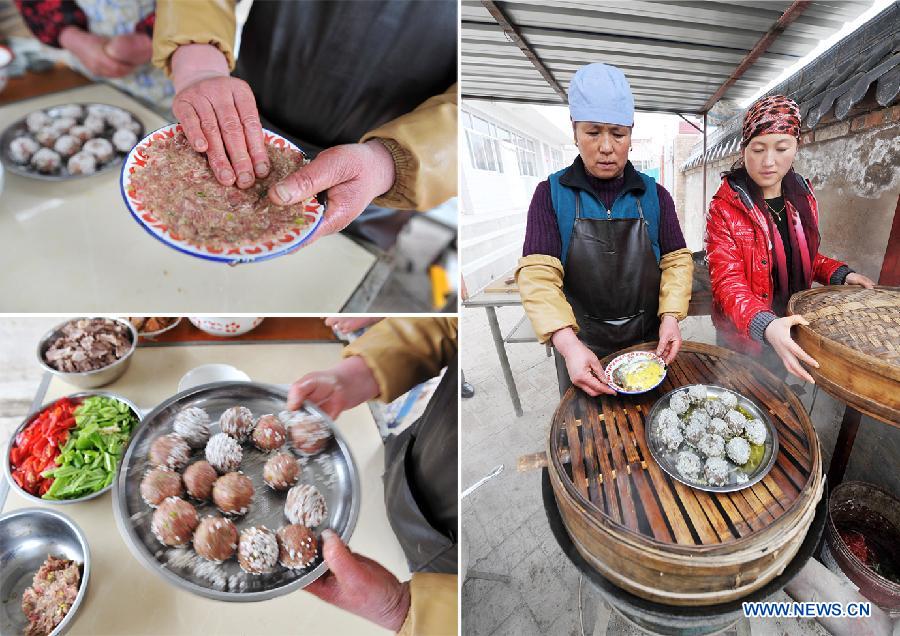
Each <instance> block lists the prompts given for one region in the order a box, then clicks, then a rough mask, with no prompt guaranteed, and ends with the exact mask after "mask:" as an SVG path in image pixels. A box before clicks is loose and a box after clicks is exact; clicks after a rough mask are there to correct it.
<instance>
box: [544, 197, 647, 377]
mask: <svg viewBox="0 0 900 636" xmlns="http://www.w3.org/2000/svg"><path fill="white" fill-rule="evenodd" d="M637 206H638V214H639V215H640V218H638V219H613V218H607V219H587V218H583V217H582V216H581V201H580V195H576V197H575V224H574V225H573V226H572V236H571V238H570V239H569V251H568V254H567V256H566V266H565V277H564V278H563V293H564V294H565V296H566V300H568V301H569V304H570V305H571V306H572V311H573V312H574V313H575V320H576V322H577V323H578V327H579V332H578V338H579V340H581V341H582V342H583V343H584V344H585V345H587V347H588V348H589V349H590V350H591V351H593V352H594V353H595V354H597V357H598V358H603V356H606V355H608V354H610V353H612V352H614V351H618V350H619V349H624V348H625V347H630V346H631V345H635V344H638V343H640V342H645V341H647V340H655V339H656V338H658V337H659V317H658V316H657V315H656V312H657V310H658V309H659V281H660V270H659V263H657V262H656V256H655V255H654V253H653V246H652V244H651V242H650V236H649V234H648V232H647V223H646V222H645V221H644V211H643V209H642V208H641V202H640V200H638V202H637ZM554 353H555V356H556V373H557V377H558V379H559V392H560V395H562V394H563V393H565V391H566V389H568V388H569V386H570V385H571V384H572V381H571V380H570V379H569V373H568V370H567V369H566V361H565V359H564V358H563V357H562V356H561V355H560V354H559V353H558V352H556V351H555V350H554Z"/></svg>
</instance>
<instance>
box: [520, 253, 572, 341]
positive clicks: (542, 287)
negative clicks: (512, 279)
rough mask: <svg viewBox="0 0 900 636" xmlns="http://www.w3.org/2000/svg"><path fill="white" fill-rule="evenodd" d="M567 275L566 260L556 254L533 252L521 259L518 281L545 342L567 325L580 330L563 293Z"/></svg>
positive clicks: (541, 339) (530, 313)
mask: <svg viewBox="0 0 900 636" xmlns="http://www.w3.org/2000/svg"><path fill="white" fill-rule="evenodd" d="M563 276H564V271H563V266H562V262H560V260H559V259H558V258H556V257H554V256H548V255H546V254H529V255H528V256H523V257H522V258H520V259H519V266H518V267H517V268H516V284H517V285H518V286H519V294H520V295H521V297H522V306H523V307H524V308H525V313H526V314H527V315H528V319H529V320H531V326H532V328H533V329H534V333H535V334H537V337H538V340H539V341H540V342H541V343H545V342H547V341H548V340H549V339H550V336H552V335H553V333H554V332H556V331H558V330H560V329H562V328H563V327H572V329H574V330H575V333H578V323H577V322H576V321H575V314H574V313H573V312H572V307H571V305H569V301H567V300H566V297H565V294H563V290H562V287H563Z"/></svg>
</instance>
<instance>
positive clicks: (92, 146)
mask: <svg viewBox="0 0 900 636" xmlns="http://www.w3.org/2000/svg"><path fill="white" fill-rule="evenodd" d="M84 150H85V151H86V152H89V153H91V154H92V155H94V157H95V158H96V159H97V161H98V162H99V163H106V162H107V161H109V160H110V159H112V158H113V155H115V154H116V151H115V149H113V146H112V144H111V143H109V140H108V139H103V138H102V137H99V138H97V139H89V140H88V141H86V142H84Z"/></svg>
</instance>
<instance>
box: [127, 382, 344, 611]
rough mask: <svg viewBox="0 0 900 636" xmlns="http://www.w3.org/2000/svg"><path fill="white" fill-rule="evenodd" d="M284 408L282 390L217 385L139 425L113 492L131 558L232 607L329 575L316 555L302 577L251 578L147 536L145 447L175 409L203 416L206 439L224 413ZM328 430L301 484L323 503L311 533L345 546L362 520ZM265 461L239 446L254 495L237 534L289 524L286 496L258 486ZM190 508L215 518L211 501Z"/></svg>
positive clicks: (286, 573)
mask: <svg viewBox="0 0 900 636" xmlns="http://www.w3.org/2000/svg"><path fill="white" fill-rule="evenodd" d="M286 401H287V391H286V390H284V389H282V388H279V387H276V386H271V385H266V384H259V383H256V382H214V383H211V384H204V385H201V386H197V387H194V388H192V389H188V390H187V391H183V392H181V393H178V394H177V395H174V396H173V397H171V398H169V399H168V400H165V401H164V402H162V403H161V404H160V405H159V406H157V407H156V408H155V409H153V411H151V412H150V413H149V414H148V415H147V416H146V417H145V418H144V422H143V425H142V426H141V428H140V429H139V431H138V433H137V434H136V435H135V436H134V438H133V440H132V443H131V445H130V446H129V447H128V451H127V452H126V453H125V457H124V459H123V460H122V467H121V468H120V469H119V474H118V476H117V478H116V480H115V482H114V484H115V488H114V490H113V511H114V512H115V515H116V524H117V525H118V527H119V532H120V533H121V534H122V537H123V539H124V540H125V543H126V544H127V545H128V547H129V548H130V549H131V553H132V554H133V555H134V556H135V558H136V559H137V560H138V561H139V562H140V563H141V565H143V566H144V567H146V568H147V569H149V570H151V571H153V572H154V573H156V574H158V575H159V576H161V577H162V578H163V579H165V581H166V582H167V583H169V584H171V585H174V586H175V587H177V588H179V589H182V590H187V591H188V592H192V593H194V594H198V595H200V596H205V597H207V598H212V599H215V600H218V601H229V602H247V601H264V600H267V599H271V598H275V597H276V596H281V595H282V594H287V593H288V592H293V591H294V590H298V589H300V588H302V587H305V586H306V585H309V584H310V583H312V582H313V581H315V580H316V579H317V578H319V576H321V575H322V574H324V573H325V572H326V570H327V569H328V567H327V566H326V565H325V563H324V562H323V561H322V559H321V555H320V557H319V558H318V559H317V560H316V561H315V563H313V564H312V565H310V566H309V567H308V568H305V569H303V570H288V569H286V568H283V567H281V566H280V565H279V566H278V567H277V569H276V570H275V571H274V572H272V573H269V574H263V575H260V576H252V575H249V574H245V573H244V572H243V571H242V570H241V569H240V567H239V566H238V563H237V559H235V558H231V559H229V560H227V561H225V562H224V563H221V564H214V563H210V562H208V561H204V560H203V559H202V558H200V557H199V556H197V554H196V553H195V552H194V551H193V549H192V548H191V547H190V546H188V547H186V548H169V547H166V546H164V545H163V544H162V543H160V542H159V541H158V540H157V539H156V537H154V535H153V533H152V531H151V530H150V522H151V519H152V516H153V510H152V509H151V508H150V507H149V506H148V505H147V504H146V503H144V501H143V499H142V498H141V493H140V485H141V479H142V478H143V476H144V473H145V472H146V471H147V469H148V468H150V466H149V464H148V462H147V453H148V451H149V449H150V445H151V444H152V443H153V440H155V439H156V438H157V437H159V436H160V435H164V434H166V433H170V432H171V431H172V420H173V418H174V417H175V415H176V414H177V413H178V412H179V411H180V410H182V409H183V408H187V407H190V406H196V407H199V408H202V409H204V410H205V411H206V412H207V413H209V415H210V418H211V421H212V425H211V426H210V432H211V433H213V434H215V433H218V432H219V425H218V424H217V420H218V419H219V416H220V415H221V414H222V412H223V411H225V409H227V408H229V407H232V406H235V405H242V406H246V407H247V408H249V409H250V411H251V412H252V413H253V415H254V417H259V416H260V415H263V414H265V413H278V412H279V411H283V410H284V408H285V402H286ZM304 409H306V410H307V411H308V412H311V413H315V414H316V415H319V416H320V417H322V418H323V419H324V420H325V421H326V422H328V423H329V424H332V422H331V420H330V418H328V416H326V415H325V414H324V413H322V412H321V411H320V410H318V409H317V408H316V407H315V406H313V405H311V404H308V403H307V404H305V405H304ZM332 431H333V433H334V439H333V440H332V441H331V442H330V443H329V444H328V446H327V447H326V448H325V449H324V450H323V451H322V452H321V453H319V454H318V455H316V456H315V457H313V458H310V459H309V460H307V461H306V463H305V465H304V466H303V470H302V473H301V475H300V483H307V484H314V485H315V487H316V488H317V489H318V490H319V492H321V493H322V496H323V497H325V501H326V502H327V506H328V517H327V519H326V520H325V521H324V522H323V523H322V525H320V526H319V528H318V529H317V530H316V534H317V535H319V534H320V533H321V530H323V529H324V528H326V527H328V528H331V529H332V530H334V531H335V532H336V533H337V534H338V535H339V536H340V537H341V538H342V539H343V540H344V541H345V542H346V541H349V539H350V536H351V535H352V534H353V529H354V527H355V526H356V520H357V517H358V516H359V505H360V486H359V475H358V472H357V469H356V464H355V462H354V461H353V456H352V455H351V453H350V449H349V447H348V446H347V443H346V442H345V441H344V439H343V438H342V437H341V434H340V431H338V430H337V429H336V428H334V427H333V426H332ZM282 451H285V452H293V451H292V449H291V446H290V442H288V443H287V444H285V446H283V447H282ZM294 454H295V455H296V452H295V453H294ZM204 456H205V455H204V451H203V449H198V450H195V451H193V452H192V461H194V460H197V459H201V458H203V457H204ZM269 457H271V455H267V454H266V453H263V452H261V451H259V450H257V449H256V448H254V447H253V445H252V444H244V445H243V460H242V462H241V466H240V468H239V470H241V471H242V472H243V473H244V474H245V475H247V477H249V478H250V479H251V481H252V482H253V488H254V491H255V492H254V495H253V503H252V504H251V506H250V510H249V512H247V514H246V515H244V516H243V517H238V518H237V519H235V520H234V522H235V525H237V527H238V531H240V530H243V529H245V528H248V527H250V526H254V525H260V524H264V525H265V526H266V527H267V528H270V529H271V530H273V531H275V530H277V529H278V528H280V527H281V526H283V525H286V524H287V523H288V521H287V520H286V519H285V517H284V502H285V496H286V493H285V492H276V491H274V490H272V489H271V488H269V487H268V486H266V485H265V483H264V482H263V479H262V468H263V464H264V463H265V461H266V459H268V458H269ZM298 459H299V456H298ZM191 503H192V504H193V505H194V506H195V507H196V509H197V512H198V514H199V515H200V516H201V517H204V516H206V515H209V514H219V513H218V512H217V511H216V509H215V506H214V505H213V504H212V503H211V502H202V503H198V502H196V501H191Z"/></svg>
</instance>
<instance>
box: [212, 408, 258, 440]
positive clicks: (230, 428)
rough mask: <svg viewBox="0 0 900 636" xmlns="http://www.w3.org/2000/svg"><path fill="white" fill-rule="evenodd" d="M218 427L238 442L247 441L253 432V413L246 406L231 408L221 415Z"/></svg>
mask: <svg viewBox="0 0 900 636" xmlns="http://www.w3.org/2000/svg"><path fill="white" fill-rule="evenodd" d="M219 427H220V428H221V429H222V432H223V433H226V434H228V435H230V436H231V437H233V438H234V439H236V440H237V441H239V442H245V441H247V438H248V437H249V436H250V431H252V430H253V413H251V412H250V409H248V408H247V407H246V406H232V407H231V408H230V409H228V410H227V411H225V412H224V413H222V416H221V417H220V418H219Z"/></svg>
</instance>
